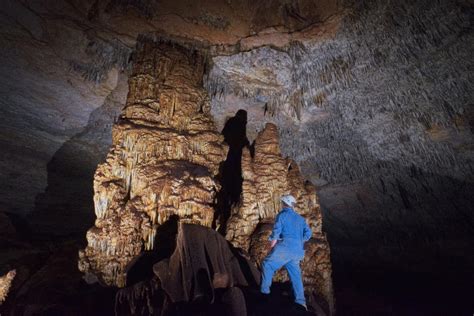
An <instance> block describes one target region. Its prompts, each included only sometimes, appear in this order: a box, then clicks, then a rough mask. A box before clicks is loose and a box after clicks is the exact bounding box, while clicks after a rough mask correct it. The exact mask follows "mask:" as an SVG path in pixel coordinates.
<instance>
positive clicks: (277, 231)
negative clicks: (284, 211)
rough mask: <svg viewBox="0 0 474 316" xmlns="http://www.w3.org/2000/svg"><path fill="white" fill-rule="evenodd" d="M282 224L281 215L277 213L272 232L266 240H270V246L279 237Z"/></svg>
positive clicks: (271, 246) (274, 243)
mask: <svg viewBox="0 0 474 316" xmlns="http://www.w3.org/2000/svg"><path fill="white" fill-rule="evenodd" d="M282 224H283V223H282V216H281V214H278V215H277V217H276V220H275V224H274V225H273V230H272V233H271V235H270V237H269V238H268V240H269V241H270V248H273V247H274V246H275V245H276V243H277V241H278V238H280V234H281V229H282Z"/></svg>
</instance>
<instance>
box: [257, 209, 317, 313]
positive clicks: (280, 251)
mask: <svg viewBox="0 0 474 316" xmlns="http://www.w3.org/2000/svg"><path fill="white" fill-rule="evenodd" d="M311 234H312V232H311V229H310V228H309V226H308V224H307V223H306V221H305V219H304V218H303V217H302V216H301V215H299V214H298V213H296V212H295V211H294V210H293V209H292V208H290V207H284V208H283V209H282V210H281V211H280V213H278V215H277V218H276V220H275V225H274V226H273V231H272V234H271V235H270V238H269V239H268V240H270V241H272V240H275V239H277V240H279V241H278V242H277V244H276V245H275V247H274V248H273V250H272V251H271V252H270V254H269V255H268V256H267V257H266V258H265V259H264V260H263V263H262V282H261V284H260V292H262V293H264V294H269V293H270V286H271V284H272V278H273V274H274V273H275V272H276V271H277V270H278V269H280V268H281V267H282V266H285V268H286V270H287V271H288V275H289V277H290V280H291V285H292V286H293V294H294V296H295V302H296V303H298V304H301V305H306V299H305V297H304V288H303V280H302V279H301V269H300V261H301V260H303V258H304V248H303V246H304V243H305V242H306V241H308V240H309V239H310V238H311Z"/></svg>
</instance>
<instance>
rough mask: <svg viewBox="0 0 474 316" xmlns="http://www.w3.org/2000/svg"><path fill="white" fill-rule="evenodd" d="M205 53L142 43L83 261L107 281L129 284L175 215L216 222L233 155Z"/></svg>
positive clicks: (101, 172) (97, 188)
mask: <svg viewBox="0 0 474 316" xmlns="http://www.w3.org/2000/svg"><path fill="white" fill-rule="evenodd" d="M204 62H205V60H204V57H203V56H202V55H201V54H199V53H198V52H196V51H191V50H188V49H186V48H183V47H179V46H174V45H172V44H166V43H161V44H154V43H151V42H147V41H145V42H144V43H141V44H140V47H139V48H138V51H137V53H136V56H135V62H134V68H133V71H132V75H131V77H130V79H129V83H130V90H129V94H128V98H127V105H126V106H125V108H124V110H123V113H122V115H121V116H120V118H119V121H118V122H117V124H116V125H115V126H114V129H113V144H112V149H111V151H110V152H109V154H108V156H107V159H106V161H105V163H103V164H101V165H100V166H99V167H98V168H97V171H96V173H95V177H94V204H95V212H96V215H97V220H96V223H95V226H94V227H93V228H91V229H90V230H89V231H88V232H87V241H88V247H87V248H86V249H85V250H84V251H81V253H80V262H79V268H80V270H81V271H83V272H84V273H86V275H87V276H88V277H92V275H95V276H96V277H97V278H99V280H101V281H102V282H104V283H105V284H107V285H116V286H119V287H123V286H125V284H126V268H127V265H128V264H129V263H130V262H131V261H132V259H134V258H135V257H136V256H138V255H139V254H140V253H141V252H142V251H143V250H152V249H154V240H155V235H156V230H157V228H158V227H159V226H160V225H161V224H163V223H165V222H166V221H167V220H168V219H169V218H170V216H172V215H177V216H178V217H179V218H180V220H181V221H182V222H189V223H195V224H200V225H204V226H211V224H212V221H213V217H214V210H213V207H212V204H213V203H214V200H215V196H216V193H217V191H218V190H219V185H218V184H217V183H216V182H215V180H214V177H215V176H216V175H217V173H218V169H219V164H220V162H222V161H223V160H224V158H225V155H226V150H227V149H226V147H225V146H224V145H223V137H222V136H221V135H220V134H219V133H217V131H216V129H215V127H214V123H213V122H212V119H211V117H210V116H209V98H208V96H207V93H206V92H205V91H204V89H203V88H202V74H203V71H204Z"/></svg>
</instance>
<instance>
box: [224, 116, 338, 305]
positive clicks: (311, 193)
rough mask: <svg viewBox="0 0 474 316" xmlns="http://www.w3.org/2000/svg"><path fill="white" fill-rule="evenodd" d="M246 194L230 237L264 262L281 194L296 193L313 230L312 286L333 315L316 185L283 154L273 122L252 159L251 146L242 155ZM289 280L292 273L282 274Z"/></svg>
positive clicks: (308, 277) (308, 265) (305, 266)
mask: <svg viewBox="0 0 474 316" xmlns="http://www.w3.org/2000/svg"><path fill="white" fill-rule="evenodd" d="M242 177H243V184H242V195H241V201H240V204H239V205H238V206H237V207H235V208H234V209H233V211H232V215H231V217H230V219H229V222H228V224H227V232H226V238H227V239H228V240H229V241H230V242H231V243H232V244H233V245H234V246H236V247H240V248H243V249H244V250H246V251H248V252H249V253H250V255H251V257H252V258H253V259H255V260H256V261H257V263H258V264H260V263H261V261H262V260H263V258H264V257H265V256H266V254H267V245H268V237H269V235H270V233H271V229H272V227H273V221H274V219H275V217H276V215H277V214H278V212H279V210H280V197H281V196H282V195H283V194H292V195H293V196H294V197H295V198H296V200H297V205H296V208H295V209H296V211H297V212H298V213H299V214H301V215H302V216H303V217H305V219H306V220H307V222H308V224H309V225H310V226H311V229H312V231H313V236H312V238H311V240H310V241H309V242H308V243H307V244H306V246H305V252H306V255H305V259H304V261H303V262H302V271H303V280H304V283H305V288H306V290H307V291H308V292H309V293H311V294H315V295H316V296H318V297H319V298H322V299H323V300H324V301H325V304H327V306H325V308H326V309H327V310H328V311H330V312H331V313H332V311H333V309H334V298H333V288H332V276H331V273H332V269H331V261H330V249H329V245H328V242H327V240H326V236H325V234H324V233H323V232H322V230H321V228H322V222H321V210H320V206H319V202H318V198H317V195H316V190H315V187H314V186H313V185H312V184H311V183H309V182H305V181H304V180H303V178H302V176H301V173H300V170H299V168H298V166H297V164H296V163H295V162H294V161H292V160H290V159H284V158H283V157H282V156H281V153H280V145H279V138H278V130H277V127H276V126H275V125H273V124H267V125H266V126H265V129H264V130H263V131H262V132H260V133H259V134H258V136H257V138H256V140H255V153H254V156H253V157H252V156H251V154H250V151H249V149H248V148H244V150H243V153H242ZM276 280H278V281H286V280H288V278H287V276H286V273H283V272H280V273H278V274H277V276H276Z"/></svg>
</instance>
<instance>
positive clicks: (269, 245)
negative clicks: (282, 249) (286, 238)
mask: <svg viewBox="0 0 474 316" xmlns="http://www.w3.org/2000/svg"><path fill="white" fill-rule="evenodd" d="M276 243H277V240H276V239H275V240H272V241H270V243H269V244H268V250H269V251H270V250H272V249H273V247H275V245H276Z"/></svg>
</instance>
